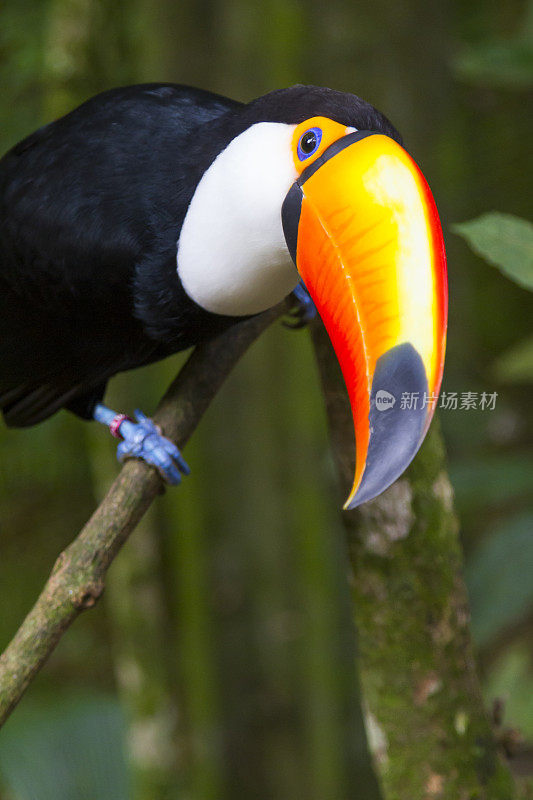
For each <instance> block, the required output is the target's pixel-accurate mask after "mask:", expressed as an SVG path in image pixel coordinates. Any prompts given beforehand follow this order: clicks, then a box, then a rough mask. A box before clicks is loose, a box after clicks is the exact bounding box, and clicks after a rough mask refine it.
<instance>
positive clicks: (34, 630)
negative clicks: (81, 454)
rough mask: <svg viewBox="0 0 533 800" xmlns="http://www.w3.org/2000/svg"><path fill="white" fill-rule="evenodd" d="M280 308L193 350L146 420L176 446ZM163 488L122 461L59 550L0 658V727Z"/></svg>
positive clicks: (93, 597)
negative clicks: (93, 508)
mask: <svg viewBox="0 0 533 800" xmlns="http://www.w3.org/2000/svg"><path fill="white" fill-rule="evenodd" d="M286 311H287V305H286V304H285V303H280V304H279V305H277V306H275V307H274V308H272V309H270V310H269V311H266V312H265V313H263V314H260V315H259V316H256V317H253V318H252V319H249V320H246V321H244V322H241V323H239V324H238V325H235V326H233V327H232V328H230V329H229V330H227V331H226V332H225V333H223V334H221V335H220V336H218V337H216V338H215V339H213V340H211V341H209V342H207V343H205V344H203V345H200V346H199V347H197V348H196V349H195V350H194V352H193V353H192V355H191V356H190V358H189V359H188V361H187V362H186V364H185V365H184V367H183V368H182V370H181V371H180V373H179V375H178V377H177V378H176V379H175V380H174V381H173V383H172V384H171V385H170V387H169V388H168V390H167V392H166V394H165V395H164V397H163V399H162V400H161V402H160V404H159V407H158V409H157V412H156V414H155V417H154V420H155V421H156V422H157V423H158V424H159V425H161V426H162V428H163V430H164V432H165V434H166V435H167V436H169V437H170V438H171V439H172V440H174V441H176V442H177V444H178V445H179V446H180V447H182V446H183V445H184V444H185V442H186V441H187V440H188V439H189V437H190V436H191V434H192V433H193V431H194V429H195V428H196V426H197V425H198V423H199V421H200V419H201V417H202V415H203V414H204V412H205V411H206V409H207V407H208V405H209V404H210V402H211V400H212V399H213V398H214V396H215V395H216V393H217V392H218V390H219V389H220V387H221V385H222V383H223V382H224V380H225V378H226V377H227V376H228V374H229V373H230V371H231V369H232V368H233V367H234V366H235V364H236V363H237V361H238V360H239V359H240V357H241V356H242V355H243V354H244V352H245V351H246V349H247V348H248V347H249V346H250V345H251V344H252V342H253V341H254V340H255V339H256V338H257V337H258V336H259V335H260V334H261V333H262V332H263V331H264V330H265V329H266V328H267V327H268V326H269V325H270V324H271V323H272V322H274V320H276V319H278V318H279V317H280V316H281V315H282V314H283V313H285V312H286ZM161 491H163V484H162V481H161V478H160V477H159V475H158V474H157V472H156V471H155V470H154V469H152V468H150V467H148V466H147V465H146V464H144V463H142V462H140V461H128V462H127V463H126V464H124V466H123V468H122V470H121V472H120V474H119V475H118V477H117V478H116V480H115V481H114V483H113V484H112V486H111V488H110V489H109V491H108V493H107V495H106V497H105V498H104V500H103V501H102V503H101V504H100V506H99V507H98V508H97V509H96V511H95V512H94V514H93V515H92V517H91V518H90V520H89V521H88V522H87V524H86V525H85V527H84V528H83V529H82V531H81V532H80V533H79V534H78V536H77V537H76V538H75V539H74V541H73V542H72V543H71V544H70V545H69V546H68V547H67V548H66V550H64V551H63V553H61V555H60V556H59V558H58V559H57V561H56V563H55V565H54V568H53V570H52V573H51V575H50V577H49V579H48V581H47V583H46V585H45V586H44V589H43V590H42V592H41V594H40V596H39V598H38V600H37V602H36V603H35V605H34V606H33V608H32V610H31V611H30V612H29V614H28V615H27V617H26V619H25V620H24V622H23V623H22V625H21V626H20V628H19V629H18V631H17V633H16V634H15V636H14V638H13V640H12V641H11V643H10V644H9V645H8V647H7V649H6V650H5V652H4V653H3V654H2V656H1V657H0V726H1V725H2V724H3V723H4V722H5V720H6V719H7V718H8V717H9V715H10V714H11V712H12V710H13V709H14V708H15V706H16V705H17V703H18V702H19V700H20V699H21V697H22V695H23V694H24V692H25V690H26V689H27V687H28V686H29V684H30V683H31V681H32V680H33V678H34V677H35V675H36V674H37V673H38V672H39V670H40V669H41V667H42V666H43V664H45V662H46V661H47V659H48V657H49V655H50V654H51V653H52V651H53V650H54V648H55V646H56V644H57V643H58V642H59V640H60V638H61V636H62V635H63V634H64V632H65V631H66V630H67V628H68V627H69V626H70V625H71V624H72V622H73V621H74V620H75V619H76V617H77V616H78V615H79V614H80V613H81V612H82V611H84V610H85V609H87V608H91V607H92V606H94V604H95V603H96V601H97V600H98V598H99V597H100V595H101V594H102V592H103V590H104V581H105V575H106V572H107V569H108V567H109V565H110V564H111V562H112V561H113V559H114V558H115V556H116V555H117V553H118V551H119V550H120V548H121V547H122V545H123V544H124V542H125V541H126V539H127V538H128V536H129V534H130V533H131V532H132V531H133V529H134V528H135V526H136V525H137V523H138V522H139V520H140V519H141V517H142V516H143V514H144V513H145V512H146V510H147V509H148V507H149V505H150V504H151V502H152V501H153V500H154V498H155V497H156V495H157V494H159V493H160V492H161Z"/></svg>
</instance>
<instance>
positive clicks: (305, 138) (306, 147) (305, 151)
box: [298, 128, 322, 161]
mask: <svg viewBox="0 0 533 800" xmlns="http://www.w3.org/2000/svg"><path fill="white" fill-rule="evenodd" d="M321 139H322V130H321V128H309V130H307V131H305V133H302V135H301V136H300V139H299V141H298V158H299V159H300V161H305V159H306V158H309V156H312V155H313V153H316V151H317V150H318V148H319V146H320V140H321Z"/></svg>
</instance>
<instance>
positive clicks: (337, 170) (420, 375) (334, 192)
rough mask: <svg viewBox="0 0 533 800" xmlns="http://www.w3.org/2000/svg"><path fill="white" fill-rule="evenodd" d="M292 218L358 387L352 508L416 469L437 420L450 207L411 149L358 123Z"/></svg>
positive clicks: (294, 191) (297, 258)
mask: <svg viewBox="0 0 533 800" xmlns="http://www.w3.org/2000/svg"><path fill="white" fill-rule="evenodd" d="M282 218H283V228H284V233H285V238H286V240H287V246H288V248H289V250H290V252H291V255H292V257H293V259H294V262H295V264H296V267H297V269H298V272H299V273H300V276H301V278H302V280H303V281H304V283H305V285H306V287H307V290H308V291H309V294H310V295H311V297H312V298H313V301H314V303H315V305H316V307H317V310H318V313H319V314H320V316H321V318H322V320H323V322H324V325H325V326H326V329H327V331H328V334H329V337H330V339H331V342H332V345H333V347H334V349H335V352H336V354H337V358H338V359H339V363H340V366H341V369H342V372H343V375H344V380H345V382H346V387H347V389H348V394H349V397H350V402H351V406H352V414H353V420H354V428H355V445H356V458H355V478H354V483H353V488H352V491H351V493H350V496H349V498H348V500H347V501H346V504H345V508H354V507H355V506H357V505H360V504H361V503H364V502H365V501H367V500H371V499H372V498H373V497H376V495H378V494H380V492H382V491H383V490H384V489H386V488H387V487H388V486H390V484H391V483H392V482H393V481H394V480H396V478H397V477H398V476H399V475H400V474H401V473H402V472H403V471H404V469H405V468H406V467H407V465H408V464H409V463H410V461H411V460H412V459H413V457H414V455H415V454H416V452H417V450H418V448H419V447H420V445H421V443H422V440H423V439H424V436H425V433H426V431H427V429H428V426H429V423H430V421H431V417H432V413H433V408H434V406H435V403H436V397H437V394H438V391H439V388H440V383H441V378H442V370H443V364H444V349H445V341H446V317H447V281H446V257H445V253H444V245H443V240H442V231H441V227H440V222H439V217H438V214H437V209H436V207H435V203H434V200H433V197H432V195H431V192H430V190H429V187H428V185H427V183H426V181H425V180H424V177H423V175H422V173H421V172H420V170H419V169H418V167H417V165H416V164H415V162H414V161H413V159H412V158H411V157H410V156H409V155H408V154H407V153H406V151H405V150H404V149H403V148H402V147H401V146H400V145H399V144H397V143H396V142H395V141H394V140H393V139H391V138H389V137H388V136H384V135H382V134H378V133H372V132H368V131H357V132H355V133H350V134H348V135H346V136H343V137H342V138H340V139H339V140H338V141H336V142H335V143H334V144H332V145H330V146H329V147H328V148H327V149H326V150H325V151H324V152H323V153H322V154H321V156H320V158H318V159H317V160H316V161H314V163H313V164H311V165H310V166H309V167H307V169H305V170H304V171H303V172H302V174H301V176H300V178H299V179H298V180H297V181H296V183H294V184H293V186H292V188H291V190H290V191H289V193H288V195H287V197H286V199H285V202H284V204H283V211H282Z"/></svg>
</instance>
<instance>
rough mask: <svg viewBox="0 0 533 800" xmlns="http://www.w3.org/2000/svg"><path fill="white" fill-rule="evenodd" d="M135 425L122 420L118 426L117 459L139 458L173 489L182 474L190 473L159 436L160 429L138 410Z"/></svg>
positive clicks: (173, 445) (169, 444)
mask: <svg viewBox="0 0 533 800" xmlns="http://www.w3.org/2000/svg"><path fill="white" fill-rule="evenodd" d="M135 417H136V419H137V422H132V421H130V420H129V419H125V420H124V421H123V422H122V423H121V425H120V435H121V436H122V438H123V441H122V442H121V443H120V444H119V446H118V448H117V458H118V460H119V461H125V460H126V459H127V458H141V459H142V460H143V461H146V463H147V464H150V465H151V466H153V467H155V468H156V469H157V471H158V472H159V474H160V475H161V477H162V478H163V480H165V481H166V482H167V483H170V484H172V485H173V486H175V485H177V484H178V483H180V482H181V475H180V472H182V473H183V474H184V475H188V474H189V473H190V469H189V467H188V466H187V464H186V463H185V461H184V459H183V456H182V455H181V453H180V451H179V450H178V448H177V447H176V445H175V444H174V442H171V441H170V439H167V438H166V437H165V436H163V435H162V433H161V428H160V427H159V426H158V425H156V424H155V423H154V422H152V420H151V419H149V417H146V416H145V415H144V414H143V413H142V411H139V410H137V411H135Z"/></svg>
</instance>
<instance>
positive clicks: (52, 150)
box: [0, 84, 399, 426]
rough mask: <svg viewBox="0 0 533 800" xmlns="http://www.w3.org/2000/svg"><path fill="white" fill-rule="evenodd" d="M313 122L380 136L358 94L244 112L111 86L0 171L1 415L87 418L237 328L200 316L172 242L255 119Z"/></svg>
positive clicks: (269, 102) (171, 90) (296, 94)
mask: <svg viewBox="0 0 533 800" xmlns="http://www.w3.org/2000/svg"><path fill="white" fill-rule="evenodd" d="M316 115H323V116H328V117H330V118H332V119H334V120H336V121H338V122H341V123H343V124H345V125H353V126H354V127H357V128H364V129H367V130H368V129H373V130H380V131H382V132H384V133H387V134H388V135H390V136H393V137H394V138H396V139H398V140H399V136H398V134H397V132H396V131H395V130H394V128H393V127H392V125H391V124H390V122H389V121H388V120H387V119H386V118H385V117H384V116H383V115H381V114H380V113H379V112H378V111H376V110H375V109H374V108H373V107H372V106H370V105H369V104H368V103H365V102H364V101H362V100H360V99H359V98H358V97H356V96H355V95H348V94H344V93H341V92H334V91H332V90H330V89H324V88H320V87H308V86H307V87H306V86H294V87H292V88H290V89H283V90H279V91H276V92H271V93H270V94H267V95H265V96H264V97H260V98H259V99H257V100H254V101H252V102H251V103H249V104H248V105H242V104H241V103H237V102H235V101H233V100H229V99H227V98H224V97H220V96H219V95H215V94H211V93H209V92H204V91H201V90H198V89H191V88H188V87H184V86H176V85H173V84H146V85H140V86H130V87H125V88H121V89H114V90H112V91H109V92H105V93H103V94H101V95H98V96H97V97H94V98H92V99H91V100H88V101H87V102H86V103H84V104H83V105H81V106H80V107H79V108H77V109H75V110H74V111H72V112H71V113H70V114H67V115H66V116H65V117H63V118H61V119H59V120H57V121H56V122H53V123H51V124H50V125H46V126H45V127H43V128H41V129H40V130H38V131H36V132H35V133H34V134H32V135H31V136H29V137H28V138H26V139H24V140H23V141H22V142H20V143H19V144H18V145H16V146H15V147H14V148H13V149H12V150H10V151H9V152H8V153H7V154H6V155H5V156H4V158H3V159H2V160H1V161H0V408H2V410H3V413H4V418H5V421H6V422H7V424H9V425H15V426H23V425H31V424H34V423H35V422H38V421H40V420H42V419H45V418H46V417H48V416H50V415H51V414H53V413H54V412H55V411H57V410H58V409H59V408H61V407H63V406H66V407H69V408H71V409H72V410H74V411H75V412H76V413H78V414H80V415H81V416H86V417H89V416H90V414H91V410H92V406H93V405H94V402H96V401H98V400H99V399H100V398H101V397H102V396H103V393H104V391H105V385H106V382H107V380H108V379H109V378H110V377H111V376H112V375H114V374H115V373H117V372H120V371H123V370H127V369H132V368H134V367H137V366H141V365H143V364H147V363H149V362H151V361H155V360H157V359H160V358H163V357H165V356H166V355H169V354H170V353H173V352H176V351H178V350H181V349H184V348H186V347H189V346H191V345H193V344H195V343H197V342H199V341H201V340H202V339H205V338H206V337H208V336H211V335H212V334H213V333H215V332H218V331H220V330H222V329H223V328H224V327H226V326H228V325H230V324H232V323H233V321H234V318H231V317H223V316H219V315H215V314H209V313H208V312H206V311H204V310H203V309H201V308H200V307H199V306H197V305H196V304H195V303H194V302H193V301H192V300H190V298H189V297H188V296H187V295H186V293H185V291H184V290H183V287H182V286H181V283H180V281H179V279H178V276H177V271H176V245H177V241H178V238H179V233H180V229H181V225H182V222H183V219H184V217H185V214H186V211H187V208H188V205H189V203H190V200H191V198H192V195H193V193H194V190H195V188H196V185H197V183H198V181H199V180H200V178H201V176H202V174H203V173H204V172H205V170H206V169H207V168H208V167H209V165H210V164H211V163H212V161H213V160H214V159H215V158H216V156H217V155H218V154H219V153H220V152H221V151H222V150H223V149H224V147H226V145H227V144H228V143H229V142H230V141H231V140H232V139H233V138H234V137H235V136H237V135H238V134H239V133H241V132H242V131H244V130H245V129H246V128H248V127H249V126H250V125H251V124H253V123H255V122H261V121H266V122H268V121H272V122H286V123H299V122H301V121H303V120H304V119H306V118H308V117H311V116H316Z"/></svg>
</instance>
